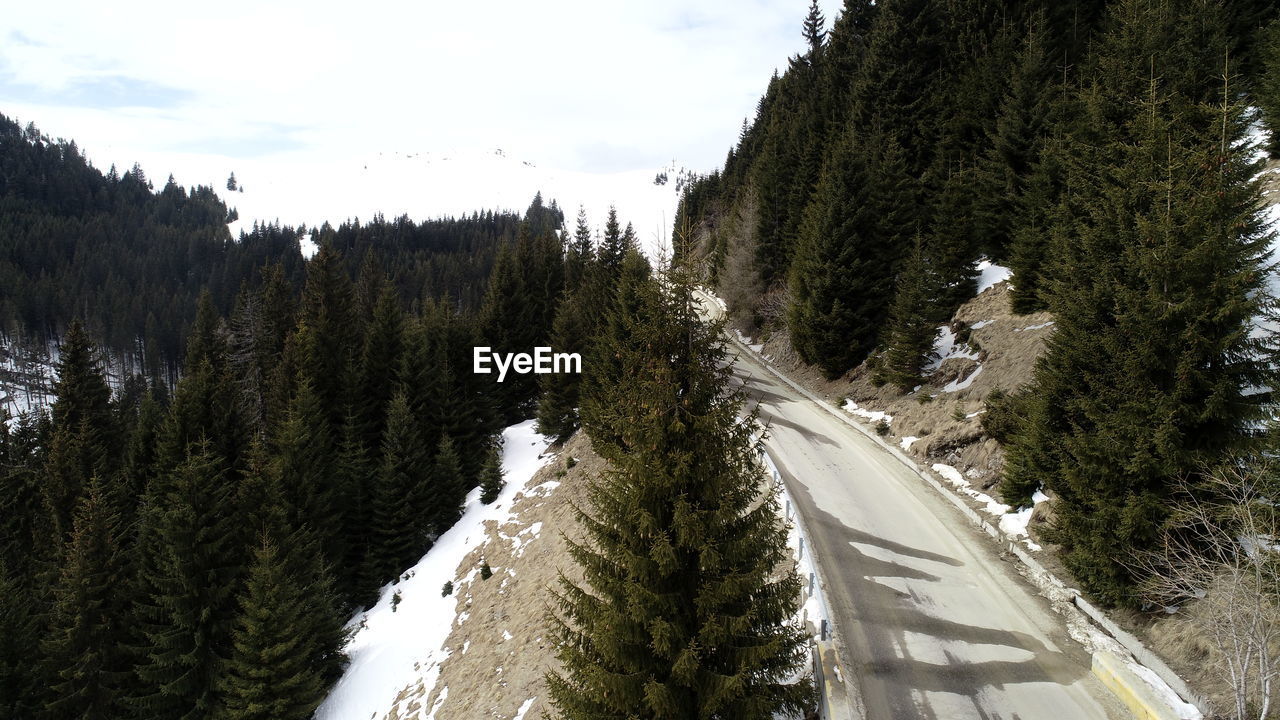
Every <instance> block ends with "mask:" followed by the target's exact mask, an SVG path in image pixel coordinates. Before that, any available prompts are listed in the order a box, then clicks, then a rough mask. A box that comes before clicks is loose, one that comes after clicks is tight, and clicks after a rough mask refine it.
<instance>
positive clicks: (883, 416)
mask: <svg viewBox="0 0 1280 720" xmlns="http://www.w3.org/2000/svg"><path fill="white" fill-rule="evenodd" d="M843 407H844V410H845V412H847V413H852V414H853V415H857V416H858V417H860V418H866V419H867V421H868V422H881V421H883V422H885V423H891V422H893V416H892V415H890V414H888V413H886V412H884V411H883V410H867V409H865V408H861V407H858V403H856V402H854V401H852V400H845V401H844V406H843Z"/></svg>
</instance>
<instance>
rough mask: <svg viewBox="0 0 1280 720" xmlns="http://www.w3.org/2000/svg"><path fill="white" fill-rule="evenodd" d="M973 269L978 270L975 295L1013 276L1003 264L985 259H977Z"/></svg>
mask: <svg viewBox="0 0 1280 720" xmlns="http://www.w3.org/2000/svg"><path fill="white" fill-rule="evenodd" d="M975 269H976V270H977V271H978V292H976V293H974V294H975V295H981V294H982V293H983V292H984V291H986V290H988V289H990V288H993V287H995V286H996V285H998V284H1000V283H1002V282H1005V281H1006V280H1008V279H1009V278H1011V277H1013V271H1012V270H1010V269H1009V268H1007V267H1005V266H1003V265H996V264H995V263H993V262H991V261H990V260H987V259H985V258H984V259H982V260H979V261H978V264H977V266H976V267H975Z"/></svg>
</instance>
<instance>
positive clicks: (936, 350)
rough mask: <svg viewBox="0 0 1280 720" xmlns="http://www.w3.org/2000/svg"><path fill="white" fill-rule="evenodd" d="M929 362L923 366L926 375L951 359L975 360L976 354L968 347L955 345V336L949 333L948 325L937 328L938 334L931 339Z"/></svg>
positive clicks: (949, 327)
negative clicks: (931, 350) (931, 349)
mask: <svg viewBox="0 0 1280 720" xmlns="http://www.w3.org/2000/svg"><path fill="white" fill-rule="evenodd" d="M930 358H931V359H930V360H929V362H928V363H926V364H925V366H924V372H925V374H926V375H928V374H930V373H932V372H933V371H935V370H937V369H938V368H939V367H941V366H942V363H944V362H946V361H947V360H950V359H952V358H966V359H968V360H975V361H976V360H977V359H978V353H976V352H974V350H973V348H971V347H969V346H968V345H964V344H960V345H957V344H956V334H955V333H954V332H952V331H951V326H950V325H940V326H938V334H937V335H936V336H934V338H933V353H932V354H931V355H930Z"/></svg>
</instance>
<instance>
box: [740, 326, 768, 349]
mask: <svg viewBox="0 0 1280 720" xmlns="http://www.w3.org/2000/svg"><path fill="white" fill-rule="evenodd" d="M734 332H735V333H737V334H738V340H740V341H742V344H743V345H746V346H747V347H749V348H751V352H754V353H756V354H760V353H761V352H763V351H764V343H753V342H751V338H749V337H747V336H746V335H743V334H742V331H741V330H736V329H735V330H734Z"/></svg>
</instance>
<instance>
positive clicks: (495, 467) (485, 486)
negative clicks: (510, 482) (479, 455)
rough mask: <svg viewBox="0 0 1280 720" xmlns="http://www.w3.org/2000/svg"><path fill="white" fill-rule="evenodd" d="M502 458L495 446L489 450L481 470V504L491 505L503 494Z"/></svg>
mask: <svg viewBox="0 0 1280 720" xmlns="http://www.w3.org/2000/svg"><path fill="white" fill-rule="evenodd" d="M503 485H504V482H503V480H502V456H501V454H500V453H499V452H498V448H497V447H496V446H495V447H493V448H491V449H490V450H489V454H488V456H487V457H486V458H485V461H484V467H483V468H481V470H480V502H482V503H484V504H485V505H489V504H491V503H492V502H493V501H494V500H497V499H498V495H499V494H500V493H501V492H502V486H503Z"/></svg>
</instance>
